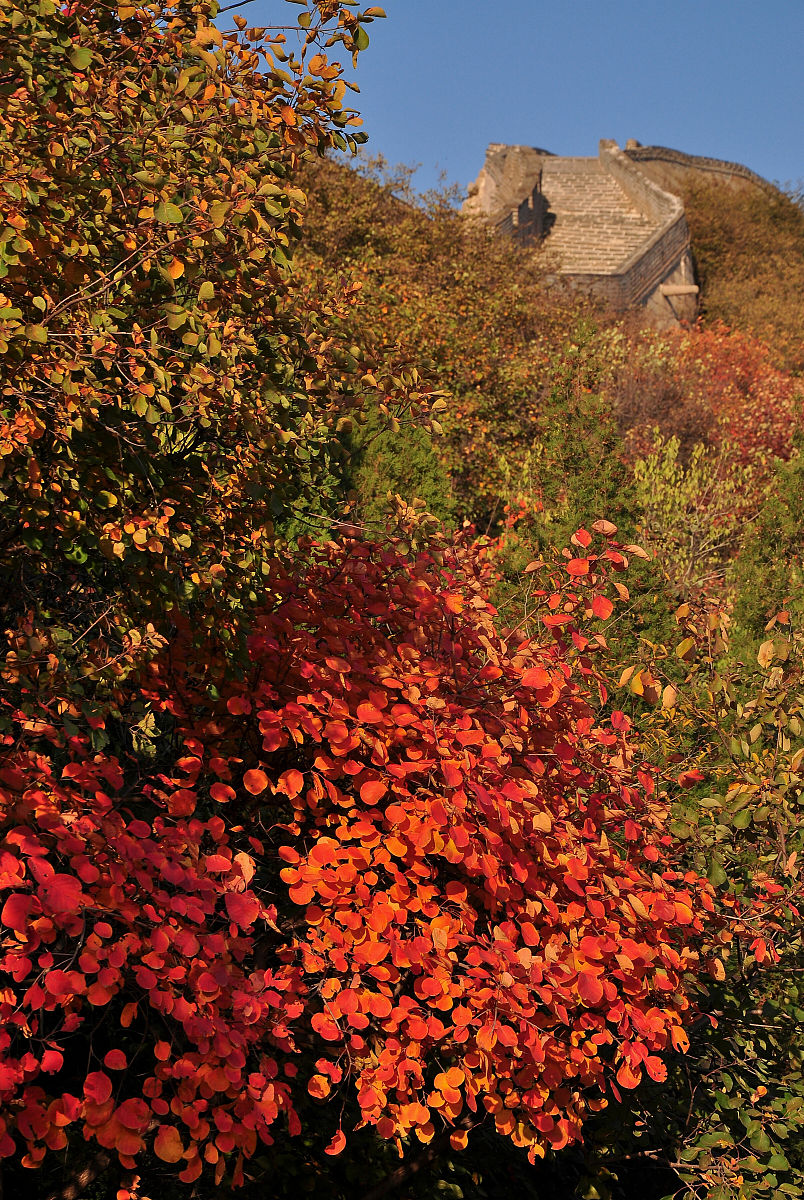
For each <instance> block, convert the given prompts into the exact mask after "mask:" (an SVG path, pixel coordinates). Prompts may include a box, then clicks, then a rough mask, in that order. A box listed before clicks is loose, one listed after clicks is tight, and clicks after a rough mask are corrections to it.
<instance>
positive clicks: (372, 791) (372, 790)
mask: <svg viewBox="0 0 804 1200" xmlns="http://www.w3.org/2000/svg"><path fill="white" fill-rule="evenodd" d="M387 791H388V788H387V787H386V785H385V784H384V783H383V782H382V780H381V779H370V780H369V781H368V783H364V784H363V786H362V788H361V789H360V799H361V800H362V801H363V803H364V804H377V802H378V801H379V800H382V798H383V796H384V795H385V793H386V792H387Z"/></svg>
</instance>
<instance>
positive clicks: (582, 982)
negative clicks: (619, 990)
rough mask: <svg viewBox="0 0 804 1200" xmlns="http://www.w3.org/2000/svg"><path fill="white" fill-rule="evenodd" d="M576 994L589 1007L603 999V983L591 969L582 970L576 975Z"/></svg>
mask: <svg viewBox="0 0 804 1200" xmlns="http://www.w3.org/2000/svg"><path fill="white" fill-rule="evenodd" d="M578 995H579V996H580V997H581V999H582V1000H583V1002H584V1004H587V1005H588V1006H589V1007H590V1008H593V1007H594V1006H595V1005H596V1004H599V1003H600V1001H601V1000H602V999H603V984H602V982H601V980H600V979H599V977H598V976H597V975H593V974H592V973H591V971H582V972H581V974H580V975H579V976H578Z"/></svg>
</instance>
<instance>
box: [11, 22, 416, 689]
mask: <svg viewBox="0 0 804 1200" xmlns="http://www.w3.org/2000/svg"><path fill="white" fill-rule="evenodd" d="M217 11H218V10H217V6H216V5H215V4H214V3H206V2H203V3H202V2H200V0H199V3H197V4H189V3H187V4H185V3H167V4H166V5H164V6H162V5H159V4H153V5H149V6H146V7H144V8H136V7H133V6H127V5H123V6H122V7H118V6H116V5H108V4H106V3H95V2H94V0H93V2H87V3H83V2H79V3H75V4H71V5H69V6H68V7H66V8H64V9H59V8H57V6H56V5H55V4H53V3H51V0H37V2H36V3H33V2H29V0H19V3H16V2H15V3H9V4H7V5H5V6H4V7H3V8H2V10H0V64H2V66H1V67H0V71H1V72H2V78H3V85H2V106H1V107H0V161H1V162H2V170H1V171H0V176H1V177H2V182H0V205H1V206H2V213H3V222H4V223H3V233H2V242H0V288H1V289H2V292H1V293H0V350H1V351H2V354H3V359H2V362H3V401H2V403H3V407H2V410H0V448H2V455H3V460H2V461H3V470H2V477H0V501H2V517H1V518H0V553H1V554H2V563H3V571H4V575H5V577H6V578H7V579H8V580H9V581H10V582H11V584H12V586H10V587H8V588H7V589H5V591H4V597H3V613H4V619H5V622H6V623H7V624H14V625H15V626H16V627H17V628H18V629H19V631H20V632H19V634H18V635H17V637H16V640H15V642H14V648H13V651H12V655H11V660H10V662H9V663H8V664H7V672H8V673H7V675H6V678H7V681H10V679H11V676H12V675H14V673H15V672H19V671H20V670H21V669H22V667H21V664H22V663H23V661H24V660H25V659H30V661H31V669H28V668H27V667H26V668H25V669H24V670H23V676H24V678H23V676H18V678H17V681H18V684H19V686H20V687H24V688H25V690H26V693H27V694H28V696H29V698H30V697H31V696H34V695H36V694H37V693H38V694H42V695H48V694H50V693H52V692H53V690H54V689H55V690H58V689H59V688H60V686H61V684H60V683H59V682H58V680H59V678H60V677H61V676H65V677H69V678H71V679H73V682H80V679H79V681H76V680H75V679H74V676H75V675H76V674H78V675H79V677H80V675H81V674H82V673H83V675H84V677H85V681H87V688H88V690H91V689H89V686H88V681H92V680H95V679H98V678H99V679H101V680H107V681H108V678H109V674H110V672H112V673H113V672H114V671H115V669H116V667H117V666H119V665H120V664H121V663H126V662H128V663H130V662H131V661H139V660H140V659H141V658H142V657H143V655H144V654H146V653H150V652H153V650H154V649H155V648H156V646H157V644H158V638H159V636H161V635H163V634H164V632H165V630H166V629H167V628H168V625H169V622H170V620H172V616H173V613H174V612H176V611H185V612H187V611H190V610H191V611H192V612H193V619H194V621H195V622H196V623H197V624H198V625H200V626H203V625H207V626H215V627H216V628H218V629H219V630H220V631H225V628H226V624H227V620H228V618H227V617H226V616H225V615H224V614H225V612H226V610H227V609H228V610H230V611H236V610H242V609H243V606H244V605H245V606H247V605H248V604H249V603H253V601H254V600H255V598H256V596H257V595H258V594H259V593H260V592H261V590H262V579H263V575H262V571H263V563H264V560H265V557H266V554H268V553H269V552H270V550H271V547H272V546H273V544H274V541H275V536H276V532H275V523H276V521H277V519H278V518H283V517H284V518H285V519H287V515H288V513H289V512H291V511H302V512H303V511H304V508H305V506H306V505H308V504H311V505H312V500H311V497H313V496H314V495H316V493H317V490H318V488H319V486H320V484H321V483H322V482H324V481H325V480H326V478H327V476H328V475H330V476H331V475H332V466H331V462H332V460H333V458H334V459H335V460H337V457H338V455H339V454H341V453H342V450H341V447H340V442H339V439H340V433H339V426H340V423H342V422H344V421H347V422H348V421H349V420H350V419H351V417H350V414H355V413H356V412H358V411H359V410H360V408H361V407H362V405H363V403H364V401H365V399H366V397H372V398H373V399H374V403H375V404H380V405H381V406H382V407H384V408H385V409H386V410H388V409H389V407H390V408H395V407H396V408H405V407H407V406H409V403H410V402H409V399H408V391H409V390H411V389H412V386H413V385H412V383H411V380H412V379H413V378H414V376H412V375H403V376H400V375H399V374H398V373H397V372H396V370H395V367H394V364H393V363H392V362H391V361H390V360H385V361H384V364H383V370H384V371H386V373H387V377H386V375H384V374H383V370H380V368H379V367H378V366H377V364H376V363H375V362H374V360H373V359H371V358H370V357H367V355H366V353H365V352H364V350H362V349H361V348H360V346H358V345H356V344H355V343H354V337H353V336H347V335H346V333H345V331H344V326H345V319H346V316H347V315H348V313H349V311H350V309H351V307H352V306H353V304H354V300H355V294H354V291H353V289H351V288H350V287H349V286H348V285H347V286H344V287H343V288H341V289H338V288H337V287H331V288H330V289H329V290H328V291H327V292H326V293H321V292H317V291H315V290H314V289H312V288H309V287H304V286H301V285H300V284H299V283H298V282H296V281H295V280H294V279H293V277H292V274H291V272H290V262H291V259H292V255H293V253H294V250H295V247H296V245H297V243H298V240H299V237H300V233H301V220H302V214H303V209H304V201H305V197H304V193H303V192H302V191H301V190H300V188H299V187H298V185H297V183H296V182H295V173H296V171H297V169H298V166H299V163H300V162H301V160H303V159H304V158H305V157H306V156H308V155H310V154H313V155H318V154H320V153H322V152H324V151H326V150H327V149H331V148H337V147H342V148H344V149H347V148H349V147H351V148H352V149H353V148H354V147H355V145H356V144H357V143H358V142H359V140H360V139H361V138H362V137H363V135H362V134H360V133H356V132H354V131H353V126H354V124H355V122H358V121H359V118H357V117H356V116H355V115H354V113H353V112H352V111H351V110H349V109H347V108H345V107H344V100H343V98H344V94H345V82H344V80H343V79H342V77H341V69H340V67H339V66H338V64H337V63H332V62H330V60H329V58H328V57H327V53H326V46H325V43H326V45H336V44H340V45H342V47H343V48H344V49H346V50H348V51H353V52H355V53H357V52H358V51H359V49H360V47H361V46H362V45H364V44H365V42H366V39H367V34H366V31H365V25H366V23H368V22H370V21H371V20H372V19H373V16H372V11H373V12H375V13H376V12H377V11H379V10H367V12H366V13H364V14H361V13H359V12H358V11H356V10H354V9H353V8H351V7H348V6H344V5H341V4H338V3H334V2H333V0H321V2H320V3H313V2H312V0H311V4H310V5H309V6H306V7H305V12H304V14H303V15H302V18H301V24H302V26H303V28H300V29H299V30H298V34H299V47H298V49H294V48H293V41H292V38H291V42H290V48H286V47H287V46H288V45H289V43H288V41H287V38H288V35H287V33H285V32H281V31H279V30H276V31H273V32H271V31H268V32H267V33H266V31H265V30H260V29H255V30H247V29H246V28H245V26H246V22H245V21H244V19H243V18H241V17H239V16H237V17H235V24H236V25H237V29H234V30H232V31H229V32H221V31H220V29H219V28H218V26H217V25H216V24H215V23H214V18H215V16H216V13H217ZM391 376H393V378H391ZM20 638H22V642H23V644H24V646H21V645H20V642H19V639H20ZM34 646H35V648H32V647H34ZM33 664H36V665H35V667H34V666H33ZM81 664H83V665H81ZM69 686H72V685H69ZM68 690H69V688H68ZM80 690H81V689H80V688H79V689H78V691H77V693H76V695H78V696H79V697H80ZM79 703H80V701H79Z"/></svg>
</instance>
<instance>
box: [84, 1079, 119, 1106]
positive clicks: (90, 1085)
mask: <svg viewBox="0 0 804 1200" xmlns="http://www.w3.org/2000/svg"><path fill="white" fill-rule="evenodd" d="M111 1094H112V1081H111V1079H110V1078H109V1076H108V1075H106V1074H105V1073H104V1072H103V1071H90V1073H89V1075H87V1077H86V1079H85V1080H84V1095H85V1096H86V1098H87V1100H92V1101H93V1102H94V1103H95V1104H105V1102H106V1101H107V1100H108V1099H109V1097H110V1096H111Z"/></svg>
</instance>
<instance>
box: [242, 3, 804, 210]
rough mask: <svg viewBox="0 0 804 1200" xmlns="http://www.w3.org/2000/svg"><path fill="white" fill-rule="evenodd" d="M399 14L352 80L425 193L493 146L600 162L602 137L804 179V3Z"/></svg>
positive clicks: (369, 116) (382, 149)
mask: <svg viewBox="0 0 804 1200" xmlns="http://www.w3.org/2000/svg"><path fill="white" fill-rule="evenodd" d="M370 2H371V0H365V6H366V7H368V5H369V3H370ZM361 4H362V0H361ZM283 7H284V6H283V5H280V4H278V3H277V0H256V3H255V4H254V6H253V7H250V8H249V9H245V10H244V11H245V12H246V13H248V16H249V19H250V20H252V19H255V17H256V10H259V14H260V15H259V18H258V19H259V20H260V21H262V20H266V19H267V18H268V17H269V16H273V17H276V16H277V14H278V13H280V12H281V10H282V9H283ZM384 8H385V10H386V12H387V14H388V19H387V20H385V21H376V22H375V23H374V24H373V25H372V26H371V27H370V29H369V33H370V36H371V45H370V47H369V49H368V50H367V51H365V53H364V54H362V55H361V57H360V60H359V62H358V67H357V72H356V73H353V74H351V75H350V77H351V78H354V79H356V81H357V82H358V83H359V84H360V88H361V95H360V96H359V97H357V100H356V106H357V107H358V108H359V109H360V111H361V114H362V116H363V118H364V121H365V129H366V132H367V133H368V134H369V135H370V143H369V145H370V149H371V150H372V151H374V152H379V153H382V154H384V155H385V157H386V158H388V159H390V160H391V162H393V163H397V162H402V163H407V164H414V163H420V164H421V169H420V171H419V174H418V175H417V182H418V185H419V187H421V188H425V187H428V186H431V185H432V184H433V183H434V182H435V181H436V180H437V178H438V172H439V170H442V171H444V172H446V175H447V178H448V180H449V182H457V183H460V184H462V185H464V186H465V185H466V184H467V183H468V182H469V181H470V180H471V179H473V178H474V177H475V175H476V174H477V172H478V170H479V169H480V167H481V166H482V163H483V158H484V152H485V148H486V145H487V143H488V142H491V141H499V142H521V143H525V144H528V145H535V146H541V147H544V148H545V149H548V150H552V151H554V152H555V153H558V154H595V153H596V152H597V143H598V139H599V138H601V137H612V138H615V139H616V140H617V141H618V142H619V143H620V145H623V144H624V142H625V140H626V138H629V137H635V138H637V139H638V140H639V141H641V142H643V143H645V144H659V145H664V146H672V147H674V148H676V149H679V150H685V151H687V152H689V153H693V154H709V155H712V156H714V157H716V158H725V159H730V160H732V161H736V162H741V163H744V164H745V165H746V166H749V167H751V168H752V169H753V170H755V171H758V172H759V174H761V175H764V176H765V177H766V178H768V179H771V180H776V181H779V182H782V183H795V182H797V181H799V180H802V179H804V0H764V2H759V0H755V2H752V3H747V2H745V0H673V2H672V3H670V2H665V3H657V2H656V0H639V2H637V0H552V2H551V3H546V2H545V0H495V2H494V3H491V4H489V3H486V2H485V0H463V2H462V0H385V3H384ZM292 11H293V9H292V8H286V9H285V12H292ZM283 15H284V14H283Z"/></svg>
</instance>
